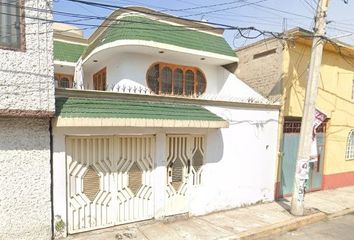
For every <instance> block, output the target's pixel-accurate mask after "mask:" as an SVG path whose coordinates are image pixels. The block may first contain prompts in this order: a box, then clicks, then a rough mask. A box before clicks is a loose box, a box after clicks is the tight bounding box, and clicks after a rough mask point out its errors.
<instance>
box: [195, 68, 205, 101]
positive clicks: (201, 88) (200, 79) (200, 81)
mask: <svg viewBox="0 0 354 240" xmlns="http://www.w3.org/2000/svg"><path fill="white" fill-rule="evenodd" d="M205 89H206V81H205V77H204V74H203V73H202V72H201V71H197V96H199V95H201V94H203V93H204V92H205Z"/></svg>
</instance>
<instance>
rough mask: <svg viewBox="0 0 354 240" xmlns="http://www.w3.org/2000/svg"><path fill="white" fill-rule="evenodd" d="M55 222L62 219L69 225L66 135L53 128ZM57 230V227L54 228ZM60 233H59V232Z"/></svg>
mask: <svg viewBox="0 0 354 240" xmlns="http://www.w3.org/2000/svg"><path fill="white" fill-rule="evenodd" d="M52 174H53V208H54V209H53V211H54V219H53V224H54V226H55V224H56V223H57V222H58V220H59V219H62V220H63V221H64V223H65V226H66V225H67V216H66V209H67V206H66V202H67V201H66V197H67V192H66V181H67V179H66V157H65V135H64V134H63V133H61V132H59V131H58V129H56V128H53V173H52ZM54 230H55V229H54ZM57 234H58V233H57ZM62 234H63V236H67V228H66V227H65V229H63V232H62Z"/></svg>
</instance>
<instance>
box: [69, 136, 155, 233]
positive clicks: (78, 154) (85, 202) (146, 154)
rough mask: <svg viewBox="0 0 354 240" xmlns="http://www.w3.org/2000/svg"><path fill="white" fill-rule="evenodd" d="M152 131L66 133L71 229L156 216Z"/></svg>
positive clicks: (95, 227)
mask: <svg viewBox="0 0 354 240" xmlns="http://www.w3.org/2000/svg"><path fill="white" fill-rule="evenodd" d="M154 145H155V139H154V137H153V136H95V137H67V139H66V151H67V178H68V181H67V182H68V203H67V205H68V219H67V221H68V224H67V225H68V232H69V233H77V232H82V231H88V230H93V229H98V228H103V227H109V226H114V225H118V224H122V223H128V222H133V221H139V220H144V219H149V218H152V217H153V190H152V176H151V174H152V168H153V162H154V161H153V158H154V149H155V146H154Z"/></svg>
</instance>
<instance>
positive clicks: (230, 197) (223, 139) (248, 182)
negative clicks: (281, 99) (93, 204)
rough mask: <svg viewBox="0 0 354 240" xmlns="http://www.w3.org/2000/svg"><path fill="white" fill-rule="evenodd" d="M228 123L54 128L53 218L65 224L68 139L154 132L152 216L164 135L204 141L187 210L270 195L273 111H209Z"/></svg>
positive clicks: (159, 213)
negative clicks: (200, 137)
mask: <svg viewBox="0 0 354 240" xmlns="http://www.w3.org/2000/svg"><path fill="white" fill-rule="evenodd" d="M208 109H209V110H210V111H212V112H214V113H216V114H218V115H220V116H223V117H224V118H226V119H228V120H229V121H230V127H229V128H225V129H185V128H181V129H177V128H174V129H170V128H156V129H154V128H118V127H117V128H112V127H103V128H87V127H80V128H54V166H53V167H54V181H53V183H54V214H55V215H60V216H61V217H62V219H63V220H64V221H66V219H67V218H66V217H67V216H66V208H67V206H66V202H67V196H66V165H65V161H66V160H65V136H66V135H86V136H87V135H124V134H155V135H156V153H155V156H156V159H155V167H154V170H153V176H154V179H155V181H154V182H155V185H154V191H155V206H154V208H155V218H161V217H163V216H164V209H165V205H164V204H165V201H164V199H165V198H166V196H165V193H166V190H165V186H166V182H165V181H166V167H165V166H164V164H165V157H166V153H165V147H164V146H165V144H166V140H165V139H166V134H173V133H174V134H176V133H178V134H203V135H205V137H206V142H207V143H206V155H205V159H204V161H205V165H204V170H203V173H202V184H201V185H200V186H198V187H192V188H191V191H190V193H191V195H190V205H189V212H190V214H191V215H201V214H206V213H209V212H212V211H217V210H222V209H228V208H234V207H240V206H243V205H248V204H252V203H256V202H259V201H271V200H273V196H274V183H275V179H274V178H275V159H276V145H277V122H278V111H277V110H255V109H239V108H233V109H231V108H220V107H208Z"/></svg>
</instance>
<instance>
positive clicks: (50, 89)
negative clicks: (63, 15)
mask: <svg viewBox="0 0 354 240" xmlns="http://www.w3.org/2000/svg"><path fill="white" fill-rule="evenodd" d="M33 9H39V10H38V11H34V10H33ZM51 18H52V16H51V1H32V0H25V1H1V5H0V183H1V188H0V239H4V240H5V239H11V240H12V239H50V238H51V233H52V229H51V226H52V224H51V221H52V217H51V168H50V167H51V158H50V156H51V155H50V132H49V129H50V118H51V117H53V116H54V113H55V105H54V80H53V60H52V59H53V51H52V42H53V38H52V29H51V24H50V20H51ZM47 21H48V22H47Z"/></svg>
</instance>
